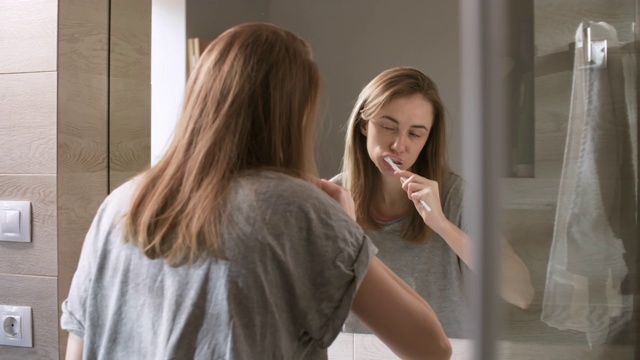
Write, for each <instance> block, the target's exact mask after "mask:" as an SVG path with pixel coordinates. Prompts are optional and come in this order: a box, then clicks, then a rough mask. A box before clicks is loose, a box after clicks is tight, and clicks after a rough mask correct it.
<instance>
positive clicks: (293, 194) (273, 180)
mask: <svg viewBox="0 0 640 360" xmlns="http://www.w3.org/2000/svg"><path fill="white" fill-rule="evenodd" d="M238 185H239V186H238V188H237V192H236V196H239V197H240V198H244V199H245V200H249V199H248V198H250V200H251V202H255V203H258V204H266V206H269V205H268V204H273V205H276V206H278V207H285V208H302V207H313V208H315V209H316V210H317V209H318V208H325V207H327V206H331V205H332V203H331V201H329V200H331V199H330V198H329V197H328V196H327V195H326V194H325V193H324V192H323V191H322V190H320V189H319V188H318V187H317V186H316V185H314V184H312V183H311V182H309V181H306V180H304V179H301V178H298V177H295V176H292V175H289V174H286V173H281V172H277V171H259V172H251V173H248V174H246V175H244V176H242V177H241V178H240V179H239V181H238ZM336 205H337V204H336Z"/></svg>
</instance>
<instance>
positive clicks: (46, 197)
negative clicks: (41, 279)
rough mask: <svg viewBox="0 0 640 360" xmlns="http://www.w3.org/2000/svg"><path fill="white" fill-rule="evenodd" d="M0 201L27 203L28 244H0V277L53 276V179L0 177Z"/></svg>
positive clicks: (54, 252)
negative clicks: (4, 275)
mask: <svg viewBox="0 0 640 360" xmlns="http://www.w3.org/2000/svg"><path fill="white" fill-rule="evenodd" d="M0 199H2V200H27V201H31V223H32V228H31V230H32V231H31V236H32V241H31V242H30V243H18V242H4V241H1V242H0V273H5V274H16V275H17V274H21V275H46V276H57V275H58V270H57V253H56V249H57V243H56V177H55V175H0Z"/></svg>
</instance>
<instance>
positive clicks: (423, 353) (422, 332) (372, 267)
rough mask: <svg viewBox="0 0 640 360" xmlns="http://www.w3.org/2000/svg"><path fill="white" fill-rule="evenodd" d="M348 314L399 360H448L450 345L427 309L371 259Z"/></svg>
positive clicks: (414, 293)
mask: <svg viewBox="0 0 640 360" xmlns="http://www.w3.org/2000/svg"><path fill="white" fill-rule="evenodd" d="M351 310H352V312H353V313H354V314H355V315H356V316H357V317H358V318H359V319H360V320H361V321H362V322H363V323H364V324H365V325H366V326H367V327H368V328H369V329H370V330H371V331H372V332H373V333H374V334H375V335H376V336H378V337H379V338H380V339H381V340H382V341H383V342H384V343H385V344H386V345H387V346H388V347H389V348H390V349H391V350H392V351H393V352H394V353H396V354H397V355H398V356H399V357H401V358H403V359H449V358H450V357H451V343H450V342H449V339H448V338H447V336H446V334H445V333H444V330H443V329H442V325H440V321H439V320H438V318H437V317H436V315H435V313H434V312H433V309H431V306H429V304H427V302H426V301H425V300H424V299H423V298H421V297H420V296H419V295H418V294H417V293H416V292H415V291H414V290H413V289H411V288H410V287H409V286H408V285H407V284H406V283H405V282H404V281H402V280H401V279H400V278H399V277H398V276H397V275H396V274H394V273H393V271H391V270H390V269H389V268H388V267H387V266H386V265H384V263H383V262H382V261H380V260H379V259H378V258H377V257H374V258H373V260H372V261H371V263H370V264H369V268H368V270H367V274H366V275H365V277H364V279H363V280H362V283H361V284H360V287H359V288H358V291H357V292H356V296H355V298H354V301H353V305H352V307H351Z"/></svg>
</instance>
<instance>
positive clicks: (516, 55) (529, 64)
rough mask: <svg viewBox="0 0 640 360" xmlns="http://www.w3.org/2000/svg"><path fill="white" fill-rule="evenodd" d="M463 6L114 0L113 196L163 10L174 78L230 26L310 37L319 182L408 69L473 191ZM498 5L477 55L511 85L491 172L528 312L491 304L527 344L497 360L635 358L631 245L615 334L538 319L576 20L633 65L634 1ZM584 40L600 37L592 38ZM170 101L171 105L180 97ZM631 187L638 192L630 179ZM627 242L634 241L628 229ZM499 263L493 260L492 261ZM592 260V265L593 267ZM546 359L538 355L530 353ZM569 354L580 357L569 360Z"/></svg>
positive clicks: (505, 330) (509, 333)
mask: <svg viewBox="0 0 640 360" xmlns="http://www.w3.org/2000/svg"><path fill="white" fill-rule="evenodd" d="M461 1H462V0H459V1H443V0H420V1H418V0H416V1H411V0H406V1H391V0H388V1H387V0H376V1H371V0H352V1H342V0H327V1H296V0H238V1H223V0H211V1H200V0H180V1H178V0H145V1H134V2H130V1H126V0H111V16H112V17H111V55H110V57H111V58H110V61H111V62H110V63H111V66H110V75H111V76H110V107H109V112H110V174H111V176H110V179H111V180H110V181H111V188H112V189H113V188H114V187H115V186H117V185H118V184H120V183H122V182H123V181H125V179H127V178H129V177H130V176H132V175H133V174H135V173H136V172H137V171H139V170H141V169H143V168H144V167H145V166H148V165H149V162H150V161H152V159H151V158H152V156H151V155H150V148H151V147H152V144H151V143H150V134H151V132H152V130H151V124H153V126H156V123H155V122H153V119H151V117H152V116H151V114H152V110H151V108H153V104H152V102H151V99H152V96H151V93H152V88H153V85H154V84H153V82H152V80H151V62H152V61H151V60H152V59H151V56H152V51H151V42H150V39H151V25H150V24H151V21H152V7H153V8H154V10H153V11H154V12H156V11H158V12H160V13H162V16H164V18H167V17H170V16H171V15H172V14H173V15H174V16H183V17H184V18H186V21H185V22H184V23H185V24H186V25H185V26H184V29H183V31H184V34H183V35H184V36H182V34H179V35H180V36H181V37H183V38H184V39H183V41H184V44H183V49H184V51H182V52H177V53H175V54H173V56H175V57H176V59H180V57H182V59H181V60H182V62H183V63H184V64H185V67H184V69H183V71H184V73H183V74H182V76H183V77H186V72H187V66H186V64H187V56H188V55H187V41H188V40H187V39H190V38H191V39H193V38H200V39H204V41H206V39H212V38H215V37H216V36H217V35H218V34H220V33H221V32H222V31H224V30H225V29H227V28H229V27H231V26H233V25H235V24H238V23H242V22H248V21H263V22H271V23H275V24H277V25H281V26H283V27H285V28H287V29H290V30H292V31H293V32H295V33H297V34H299V35H300V36H301V37H303V38H304V39H306V40H307V41H308V42H309V43H310V44H311V46H312V48H313V53H314V58H315V60H316V62H317V63H318V65H319V67H320V71H321V74H322V76H323V93H322V104H321V107H320V111H319V117H320V121H319V123H320V124H321V125H320V129H319V133H318V134H319V135H318V142H317V153H316V154H317V164H318V170H319V173H320V176H322V177H324V178H331V177H333V176H334V175H336V174H337V173H338V172H339V170H340V162H341V159H342V155H343V149H344V134H345V128H344V127H345V123H346V121H347V118H348V115H349V113H350V111H351V109H352V106H353V104H354V102H355V100H356V97H357V96H358V94H359V92H360V90H361V89H362V87H363V86H364V85H366V83H367V82H368V81H370V80H371V79H372V78H373V77H374V76H375V75H377V74H378V73H379V72H381V71H382V70H384V69H387V68H390V67H395V66H411V67H415V68H418V69H420V70H422V71H423V72H424V73H426V74H427V75H428V76H430V77H431V78H432V79H433V80H434V81H435V82H436V83H437V85H438V87H439V90H440V93H441V96H442V99H443V101H444V104H445V106H446V109H447V120H448V122H447V132H448V137H447V146H448V157H449V163H450V165H451V168H452V170H453V171H455V172H457V173H458V174H460V175H461V176H462V177H463V178H464V179H465V181H466V182H467V183H469V182H473V181H475V180H474V178H473V174H465V173H464V169H463V166H462V164H463V160H464V157H465V154H464V153H462V150H461V149H462V144H461V142H462V137H461V130H462V126H463V125H462V124H464V121H463V119H461V116H462V115H461V102H462V99H461V94H462V93H463V91H462V88H461V87H462V86H463V85H462V84H464V81H463V80H464V79H462V78H461V73H462V71H461V63H462V60H463V59H461V41H460V28H461V20H460V6H461ZM507 3H508V4H510V5H508V6H507V12H508V14H509V16H508V19H509V21H508V22H507V25H506V27H507V28H508V29H505V36H506V41H505V42H504V44H505V46H504V47H503V48H500V49H482V51H497V52H498V53H499V58H500V62H501V66H500V69H502V71H503V72H504V74H503V75H504V80H505V81H506V82H507V88H508V89H509V96H508V104H509V105H508V111H507V114H509V115H508V117H509V121H508V122H507V124H506V125H505V126H506V127H507V129H504V130H505V131H504V133H505V134H506V137H505V139H504V141H505V143H506V149H508V150H507V151H506V152H507V153H506V154H505V156H504V158H503V159H498V160H496V161H500V164H501V165H500V178H499V179H496V181H500V184H501V186H502V189H503V192H502V193H501V197H500V198H501V199H500V201H501V213H502V215H503V219H502V224H503V227H502V229H501V232H502V233H503V234H504V237H505V239H506V240H507V242H508V243H510V245H511V246H512V247H513V250H514V252H515V253H516V254H517V255H518V256H519V257H520V258H521V259H522V261H523V262H524V264H525V265H526V267H527V268H528V270H529V272H530V276H531V282H532V284H533V287H534V290H535V294H534V297H533V301H532V302H531V304H530V306H529V307H528V309H520V308H517V307H515V306H512V305H510V304H507V303H506V302H501V303H500V307H501V308H502V310H503V311H502V314H503V315H504V316H503V321H502V330H501V331H500V334H501V339H503V340H504V341H505V342H506V343H509V344H513V343H516V344H527V345H526V346H523V347H519V348H517V349H518V350H517V352H518V354H520V355H521V356H520V355H518V354H516V352H515V351H516V350H513V351H512V352H511V353H509V354H511V355H510V357H505V358H513V359H517V358H523V359H524V358H529V357H527V356H531V358H558V357H557V356H556V355H554V354H560V353H565V354H567V356H566V357H564V358H567V359H573V358H576V359H577V358H589V359H599V358H606V356H609V355H610V354H618V355H620V354H622V355H620V356H622V357H618V358H627V357H625V356H627V355H628V354H631V352H633V347H634V344H635V340H634V339H635V337H636V336H637V333H636V330H635V328H634V326H633V322H632V321H631V320H630V319H626V320H625V319H620V316H621V315H624V316H627V315H629V314H630V313H631V312H630V307H629V306H632V305H631V304H632V302H633V295H634V294H635V295H636V296H637V293H638V290H637V277H636V273H637V266H636V263H635V262H633V261H634V260H633V259H637V249H636V247H629V246H630V245H629V244H628V241H627V240H629V238H628V236H629V233H626V235H625V236H627V238H625V242H623V243H624V246H626V255H625V256H624V258H620V261H625V262H626V269H627V270H626V271H627V272H626V273H625V275H624V276H623V278H624V282H623V283H622V288H621V287H620V286H619V285H620V283H619V282H617V283H615V284H614V283H611V287H610V288H608V289H609V290H610V291H611V294H613V295H612V297H611V298H610V300H611V301H614V302H615V301H617V303H616V304H619V306H618V307H617V308H616V307H615V306H613V305H611V306H609V307H607V309H610V310H611V311H613V312H612V314H613V315H615V314H619V316H618V317H615V316H613V315H612V319H613V318H615V321H614V320H612V321H611V324H614V323H615V325H616V326H615V327H614V326H613V325H612V326H611V328H607V331H609V330H610V331H609V332H607V333H606V334H604V335H603V334H602V333H600V334H598V335H599V336H600V337H599V338H598V341H599V342H598V343H597V344H596V343H595V342H594V341H592V339H593V336H594V335H593V332H589V331H579V330H576V329H570V328H565V329H561V328H558V327H553V326H550V325H549V324H548V322H544V321H542V320H541V316H542V312H543V303H544V302H545V289H546V286H547V285H548V284H547V282H548V279H547V274H548V269H549V266H550V262H551V261H552V260H553V259H557V256H556V255H557V254H554V251H557V250H554V249H557V245H554V242H555V241H556V240H555V236H554V227H555V225H556V219H557V218H558V213H557V210H558V208H559V201H562V198H561V197H559V195H561V194H562V193H561V188H560V185H561V178H562V173H563V166H564V165H563V164H564V161H565V156H566V152H565V148H566V146H567V141H568V140H567V137H568V135H567V134H568V123H569V118H570V110H571V107H572V106H574V105H573V104H572V102H571V101H572V100H571V99H572V89H573V83H572V81H573V79H574V74H575V69H574V59H575V54H576V48H580V47H581V45H577V46H576V31H577V30H578V28H579V26H580V24H581V23H583V22H585V21H587V22H588V21H594V22H606V23H608V24H611V26H612V27H613V28H614V29H615V30H617V41H618V42H619V44H621V45H625V46H624V48H625V51H626V54H628V55H633V54H635V51H636V50H635V47H633V46H631V45H629V44H632V43H633V42H634V40H635V36H636V34H635V31H636V29H637V27H636V26H635V21H636V14H637V9H636V6H637V5H636V1H635V0H616V1H614V2H613V3H615V4H612V2H611V1H610V0H580V1H577V0H576V1H560V0H518V1H512V2H507ZM176 7H177V8H180V9H181V10H180V11H178V12H176V11H174V10H173V9H176ZM162 9H165V10H166V11H162ZM181 11H182V12H181ZM156 25H157V24H155V25H154V26H156ZM594 36H603V35H602V34H600V33H598V34H596V33H594ZM594 40H600V39H595V38H594ZM625 61H626V63H625V64H627V65H625V66H627V67H626V68H625V69H627V68H629V67H632V65H633V66H635V59H634V60H629V59H627V60H625ZM629 71H631V70H629ZM166 75H167V76H169V74H166ZM635 79H636V76H635V75H628V76H626V81H627V82H628V89H630V90H629V93H628V94H627V96H626V98H627V101H634V102H633V103H628V105H627V108H628V110H629V117H628V119H629V121H628V123H629V124H628V126H629V130H628V135H629V138H630V143H631V146H632V148H631V149H632V150H631V151H630V152H629V154H632V155H633V156H632V157H633V159H634V160H633V166H634V167H633V169H634V173H635V174H636V175H635V176H637V151H638V150H637V138H638V135H637V118H636V112H635V109H636V108H637V106H636V105H635V104H636V103H635V97H636V92H635V90H636V89H637V84H636V83H635ZM154 81H156V80H154ZM157 81H159V80H157ZM171 100H172V101H176V102H179V100H180V99H175V98H173V99H171ZM173 111H174V113H170V114H168V115H169V116H174V117H177V114H178V109H177V108H176V109H174V110H173ZM165 115H166V114H165ZM154 116H155V115H154ZM150 120H151V121H150ZM154 131H155V130H154ZM162 145H163V144H160V145H159V147H162ZM150 159H151V160H150ZM123 164H126V165H123ZM630 184H635V186H636V187H637V177H636V178H634V180H633V181H631V182H630ZM559 199H560V200H559ZM630 206H631V207H630V209H631V211H632V212H631V214H637V203H636V202H635V201H634V202H633V204H631V205H630ZM634 210H635V211H634ZM631 219H632V220H628V221H629V222H628V223H625V224H624V225H625V227H626V228H629V229H636V230H637V220H636V218H634V217H631ZM625 221H627V220H625ZM631 234H636V235H637V232H635V233H634V232H631ZM636 242H637V238H636ZM499 257H500V255H499V254H496V261H497V260H498V258H499ZM583 260H584V259H583ZM601 260H602V259H601ZM578 261H580V260H579V256H578ZM584 261H586V260H584ZM602 262H604V260H602ZM595 264H596V265H598V264H599V263H598V260H596V261H595ZM424 275H425V276H428V275H429V274H424ZM614 275H615V274H614ZM576 279H577V278H572V279H570V280H569V283H571V285H572V286H575V285H576V284H575V281H578V280H576ZM572 282H573V283H572ZM616 284H617V285H618V287H616V286H615V285H616ZM629 296H631V297H629ZM636 302H637V301H636ZM578 305H579V304H578ZM578 305H576V306H578ZM583 305H584V304H583ZM578 308H580V307H578ZM618 310H619V312H617V313H616V311H618ZM574 315H575V316H582V315H580V313H576V314H574ZM472 316H473V315H472ZM618 320H620V321H618ZM590 339H591V340H590ZM602 346H605V348H603V347H602ZM594 349H595V350H594ZM597 349H600V350H597ZM603 349H605V350H603ZM611 349H613V350H611ZM629 349H631V350H629ZM596 350H597V351H596ZM545 351H546V352H547V353H548V354H547V355H548V356H545V355H540V354H544V352H545ZM567 351H569V352H567ZM598 351H599V352H598ZM609 351H613V352H609ZM629 351H631V352H629ZM573 353H575V354H577V355H576V357H573V355H570V354H573ZM514 354H515V355H514ZM607 354H609V355H607ZM505 356H506V355H505Z"/></svg>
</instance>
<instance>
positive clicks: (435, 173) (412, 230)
mask: <svg viewBox="0 0 640 360" xmlns="http://www.w3.org/2000/svg"><path fill="white" fill-rule="evenodd" d="M415 94H421V95H422V96H424V97H425V99H426V100H427V101H429V102H430V103H431V105H432V106H433V113H434V114H433V115H434V119H433V126H432V128H431V131H430V132H429V137H428V139H427V143H426V144H425V146H424V147H423V148H422V150H421V151H420V154H419V155H418V159H417V160H416V162H415V164H414V165H413V168H412V169H411V171H412V172H414V173H416V174H418V175H421V176H423V177H426V178H428V179H431V180H435V181H437V182H438V185H439V186H440V190H442V182H443V180H444V179H445V176H447V174H448V173H449V165H448V163H447V151H446V149H447V147H446V131H445V108H444V104H443V102H442V100H441V99H440V94H439V93H438V88H437V86H436V84H435V83H434V82H433V81H432V80H431V79H430V78H429V77H428V76H426V75H425V74H423V73H422V72H420V71H419V70H416V69H413V68H409V67H397V68H392V69H388V70H385V71H383V72H382V73H380V74H379V75H378V76H376V77H375V78H374V79H373V80H371V82H370V83H369V84H367V86H365V87H364V89H362V92H360V95H359V96H358V100H357V101H356V104H355V106H354V108H353V111H352V112H351V116H349V121H348V126H347V134H346V139H345V142H346V147H345V151H344V157H343V163H342V176H343V185H344V186H345V187H346V188H347V189H348V190H349V191H351V195H352V196H353V199H354V202H355V211H356V219H357V220H358V222H359V223H360V224H361V225H362V226H363V227H365V228H374V229H377V228H380V225H379V224H378V223H377V222H376V221H374V219H373V218H372V216H371V212H370V209H371V202H372V199H373V194H374V193H375V191H376V189H377V187H378V186H379V183H380V171H379V170H378V168H377V167H376V165H375V164H374V163H373V161H371V159H370V158H369V154H368V152H367V139H366V137H365V136H364V135H363V134H362V133H361V132H360V127H361V125H362V122H363V121H367V120H369V119H370V118H371V116H372V115H373V114H375V113H376V112H377V111H378V110H380V108H381V107H382V106H384V105H385V104H387V103H388V102H390V101H392V100H394V99H397V98H403V97H408V96H412V95H415ZM431 233H432V230H431V229H430V228H429V227H428V226H427V225H426V224H425V223H424V221H423V220H422V218H421V217H420V214H419V213H418V212H417V211H414V212H413V213H412V215H411V217H410V219H409V221H408V222H407V225H406V226H405V228H404V231H403V237H404V238H405V239H407V240H409V241H413V242H424V241H426V240H427V239H429V237H430V236H431Z"/></svg>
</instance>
